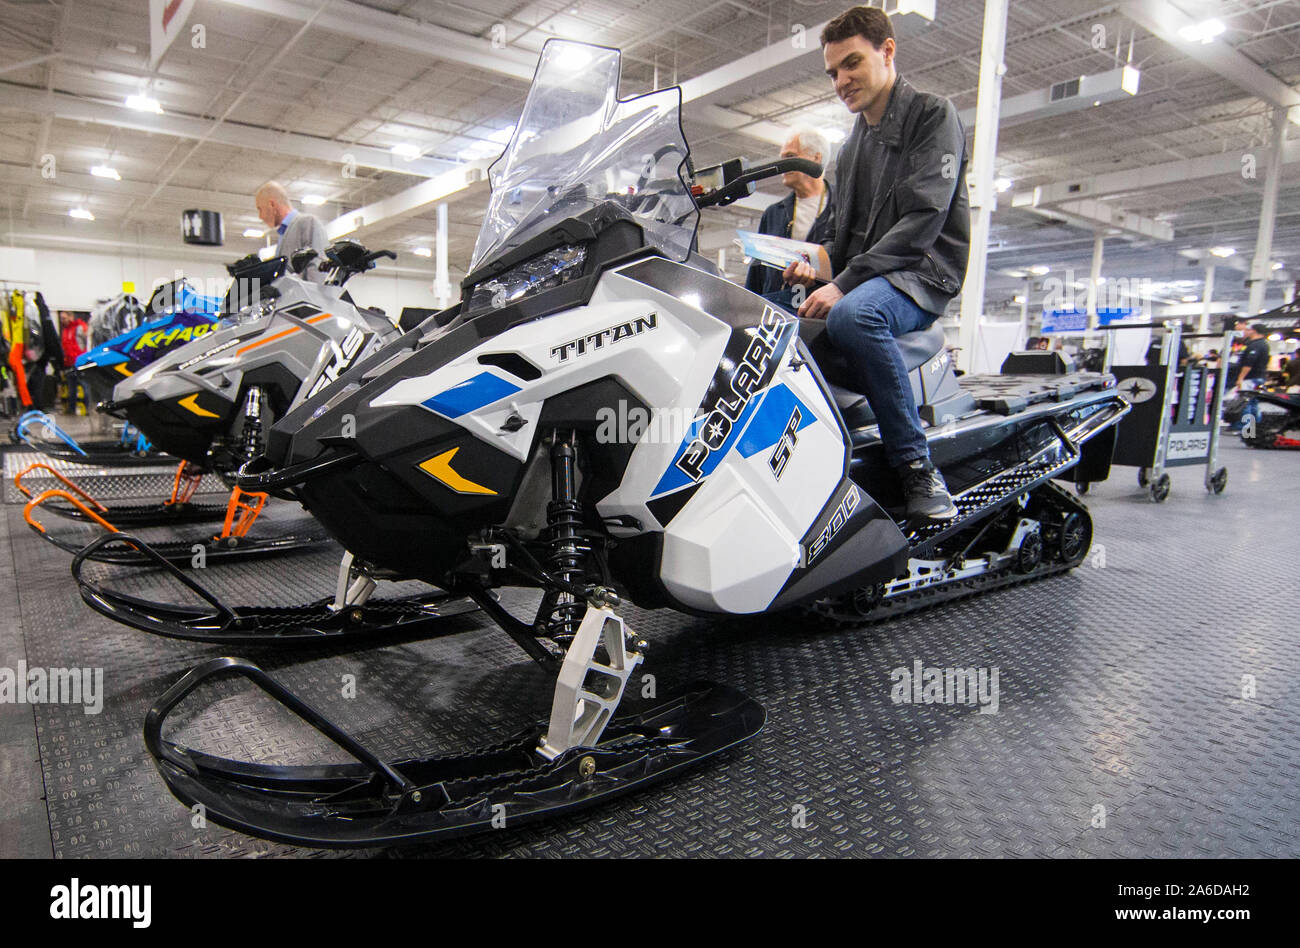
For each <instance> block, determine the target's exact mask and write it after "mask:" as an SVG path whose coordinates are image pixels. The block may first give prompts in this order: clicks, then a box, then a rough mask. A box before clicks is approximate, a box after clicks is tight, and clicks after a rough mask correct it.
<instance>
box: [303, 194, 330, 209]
mask: <svg viewBox="0 0 1300 948" xmlns="http://www.w3.org/2000/svg"><path fill="white" fill-rule="evenodd" d="M302 203H303V204H304V205H306V206H307V207H320V206H321V205H322V204H324V203H325V199H324V198H323V197H321V196H320V195H319V194H304V195H303V196H302Z"/></svg>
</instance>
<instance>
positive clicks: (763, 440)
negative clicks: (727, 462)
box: [736, 382, 817, 458]
mask: <svg viewBox="0 0 1300 948" xmlns="http://www.w3.org/2000/svg"><path fill="white" fill-rule="evenodd" d="M796 408H798V409H799V414H800V415H802V416H803V417H802V420H801V421H800V422H799V427H798V428H797V429H796V430H797V431H803V429H805V428H807V427H808V426H809V425H811V424H812V423H813V422H814V421H816V420H817V416H816V415H814V414H813V413H812V412H811V411H810V410H809V409H808V406H807V405H805V404H804V403H803V402H801V401H800V400H799V396H797V395H795V393H794V392H792V391H790V389H789V388H788V387H787V386H786V384H785V383H784V382H782V383H781V384H779V385H776V386H774V387H773V388H772V389H771V390H770V391H768V393H767V397H766V398H765V399H763V404H762V406H761V407H760V408H759V410H758V414H756V415H755V416H754V420H753V421H752V422H751V423H750V425H749V427H748V428H746V429H745V434H744V436H743V437H741V439H740V441H739V442H738V443H737V445H736V450H738V451H739V452H740V455H741V457H746V458H748V457H753V456H754V455H755V454H757V453H758V452H759V451H766V450H767V449H768V448H770V447H773V446H774V445H775V444H776V442H777V441H778V440H779V439H780V437H781V435H783V434H784V433H785V426H786V425H787V424H788V423H789V421H790V416H791V415H792V414H793V413H794V410H795V409H796Z"/></svg>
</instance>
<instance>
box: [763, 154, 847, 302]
mask: <svg viewBox="0 0 1300 948" xmlns="http://www.w3.org/2000/svg"><path fill="white" fill-rule="evenodd" d="M781 157H782V158H807V159H808V160H809V161H815V162H817V163H818V164H822V165H823V166H824V165H825V162H826V161H827V159H828V158H829V157H830V147H829V146H828V145H827V144H826V139H825V137H824V136H822V134H821V133H820V132H816V131H814V130H812V129H807V128H801V129H799V130H797V131H796V132H794V133H793V134H792V135H791V136H790V137H789V138H788V139H786V142H785V145H784V146H783V147H782V148H781ZM781 183H782V184H784V185H785V186H786V187H787V188H789V189H790V193H789V194H787V195H786V196H785V197H783V198H782V199H781V200H779V201H777V202H776V203H775V204H771V205H769V206H768V208H767V210H765V211H764V212H763V217H762V219H761V220H760V221H759V222H758V232H759V233H760V234H770V235H771V236H773V237H789V238H790V239H792V240H805V241H807V242H809V243H813V244H819V243H821V242H822V241H824V240H829V239H830V238H831V234H832V232H833V231H832V228H833V226H834V222H833V221H832V220H831V188H830V185H829V184H827V183H826V174H825V171H824V170H823V173H822V176H821V177H820V178H814V177H811V176H809V175H806V174H804V173H802V172H800V171H788V172H786V173H785V174H784V175H782V176H781ZM784 286H785V280H784V279H783V278H782V276H781V271H780V270H778V269H776V268H775V267H770V266H767V265H766V264H762V263H759V262H758V261H757V260H755V261H754V262H753V263H751V264H750V265H749V274H748V276H747V277H746V279H745V289H747V290H750V291H751V292H754V293H758V294H760V295H766V294H768V293H778V292H780V291H781V289H782V288H783V287H784Z"/></svg>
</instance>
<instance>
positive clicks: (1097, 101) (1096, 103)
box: [1092, 99, 1101, 108]
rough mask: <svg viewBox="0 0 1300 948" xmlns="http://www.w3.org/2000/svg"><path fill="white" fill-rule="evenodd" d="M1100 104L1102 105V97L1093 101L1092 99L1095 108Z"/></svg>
mask: <svg viewBox="0 0 1300 948" xmlns="http://www.w3.org/2000/svg"><path fill="white" fill-rule="evenodd" d="M1099 105H1101V99H1093V101H1092V107H1093V108H1096V107H1097V106H1099Z"/></svg>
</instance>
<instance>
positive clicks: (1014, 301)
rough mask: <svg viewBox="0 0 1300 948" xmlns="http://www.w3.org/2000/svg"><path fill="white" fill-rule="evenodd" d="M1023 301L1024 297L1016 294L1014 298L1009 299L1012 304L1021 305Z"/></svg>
mask: <svg viewBox="0 0 1300 948" xmlns="http://www.w3.org/2000/svg"><path fill="white" fill-rule="evenodd" d="M1024 301H1025V297H1024V295H1023V294H1020V293H1017V294H1016V295H1015V296H1013V297H1012V298H1011V302H1013V303H1023V302H1024Z"/></svg>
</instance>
